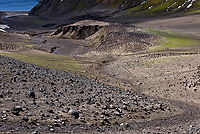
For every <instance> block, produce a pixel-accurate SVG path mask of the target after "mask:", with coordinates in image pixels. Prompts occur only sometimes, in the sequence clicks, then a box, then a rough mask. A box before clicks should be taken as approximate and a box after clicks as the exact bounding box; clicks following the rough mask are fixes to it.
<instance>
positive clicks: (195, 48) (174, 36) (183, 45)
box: [147, 29, 200, 52]
mask: <svg viewBox="0 0 200 134" xmlns="http://www.w3.org/2000/svg"><path fill="white" fill-rule="evenodd" d="M147 31H148V32H150V33H153V34H156V35H158V36H160V37H161V38H162V39H161V43H160V45H158V46H155V47H153V48H151V49H149V50H148V51H149V52H162V51H164V52H166V51H168V52H200V39H199V38H198V37H197V35H190V34H183V33H178V32H171V31H165V30H155V29H148V30H147Z"/></svg>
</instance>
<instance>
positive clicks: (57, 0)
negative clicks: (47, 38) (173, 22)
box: [29, 0, 200, 19]
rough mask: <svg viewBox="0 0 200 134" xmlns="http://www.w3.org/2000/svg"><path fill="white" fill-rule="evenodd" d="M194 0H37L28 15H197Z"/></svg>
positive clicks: (82, 17) (197, 5)
mask: <svg viewBox="0 0 200 134" xmlns="http://www.w3.org/2000/svg"><path fill="white" fill-rule="evenodd" d="M199 8H200V2H199V1H198V0H196V1H195V0H156V1H155V0H40V2H39V4H38V5H37V6H35V7H34V8H33V9H32V10H31V11H30V13H29V14H30V15H39V16H45V17H51V18H52V17H56V18H58V17H59V18H63V19H64V18H66V17H67V18H76V19H102V18H107V17H113V16H115V15H120V16H132V17H150V16H157V15H166V14H171V13H188V12H189V13H194V12H198V10H199Z"/></svg>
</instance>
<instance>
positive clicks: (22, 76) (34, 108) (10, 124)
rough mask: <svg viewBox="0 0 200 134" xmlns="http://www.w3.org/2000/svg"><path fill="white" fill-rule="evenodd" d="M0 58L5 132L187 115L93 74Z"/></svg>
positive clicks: (118, 125) (116, 126)
mask: <svg viewBox="0 0 200 134" xmlns="http://www.w3.org/2000/svg"><path fill="white" fill-rule="evenodd" d="M0 61H1V64H0V72H1V74H2V75H1V76H0V88H1V93H0V104H1V111H0V115H1V116H0V119H1V123H0V125H1V129H0V131H3V132H32V131H34V132H35V131H38V132H72V131H74V132H84V131H86V132H89V131H92V132H107V131H110V130H112V131H121V130H126V129H129V130H131V129H135V128H138V126H140V127H142V126H146V125H145V124H146V123H148V122H151V120H154V121H155V120H157V119H158V120H159V119H160V118H163V117H164V118H166V120H167V118H169V117H168V115H170V116H172V117H173V116H174V115H177V114H178V113H181V110H179V108H177V107H176V106H174V105H172V104H171V103H170V102H168V101H163V100H156V99H152V98H149V97H147V96H145V94H142V95H137V94H136V93H132V92H130V91H125V90H123V89H120V88H116V87H112V86H109V85H106V84H102V83H99V82H98V81H97V80H95V79H92V78H86V77H85V76H81V75H76V74H71V73H67V72H62V71H57V70H52V69H47V68H42V67H39V66H35V65H32V64H27V63H24V62H21V61H16V60H13V59H10V58H6V57H3V56H0ZM8 104H9V105H8ZM158 115H159V116H158ZM143 122H144V123H143ZM145 122H146V123H145ZM137 123H138V124H137ZM137 125H138V126H137ZM138 129H140V128H138Z"/></svg>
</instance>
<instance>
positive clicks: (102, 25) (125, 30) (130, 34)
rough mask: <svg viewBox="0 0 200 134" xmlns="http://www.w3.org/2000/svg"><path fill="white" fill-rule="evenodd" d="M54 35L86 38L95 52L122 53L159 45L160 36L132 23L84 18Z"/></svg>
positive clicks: (91, 49) (90, 50)
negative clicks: (131, 24)
mask: <svg viewBox="0 0 200 134" xmlns="http://www.w3.org/2000/svg"><path fill="white" fill-rule="evenodd" d="M51 36H52V37H60V38H68V39H85V41H86V42H87V43H88V46H87V47H90V49H89V50H88V52H90V53H93V54H105V53H106V54H121V53H133V52H138V51H142V50H145V49H147V48H149V47H152V46H155V45H157V40H158V37H157V36H155V35H152V34H150V33H147V32H144V31H142V30H141V29H140V28H137V27H135V26H130V25H124V24H117V23H107V22H101V21H92V20H84V21H79V22H76V23H74V24H71V25H67V26H64V27H60V28H59V29H58V30H57V31H55V32H54V33H53V34H52V35H51Z"/></svg>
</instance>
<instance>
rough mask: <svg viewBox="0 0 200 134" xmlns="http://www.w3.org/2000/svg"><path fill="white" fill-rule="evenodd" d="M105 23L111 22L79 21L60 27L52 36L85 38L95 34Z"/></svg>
mask: <svg viewBox="0 0 200 134" xmlns="http://www.w3.org/2000/svg"><path fill="white" fill-rule="evenodd" d="M105 25H109V23H106V22H101V21H93V20H85V21H79V22H77V23H74V24H71V25H67V26H64V27H60V28H59V29H58V30H57V31H56V32H54V33H52V35H51V36H52V37H62V38H68V39H85V38H87V37H89V36H91V35H93V34H95V33H96V32H97V31H99V29H101V28H102V27H103V26H105Z"/></svg>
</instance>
